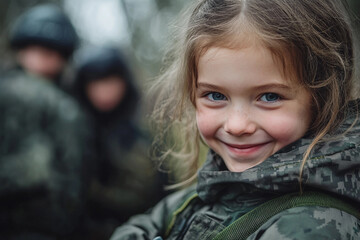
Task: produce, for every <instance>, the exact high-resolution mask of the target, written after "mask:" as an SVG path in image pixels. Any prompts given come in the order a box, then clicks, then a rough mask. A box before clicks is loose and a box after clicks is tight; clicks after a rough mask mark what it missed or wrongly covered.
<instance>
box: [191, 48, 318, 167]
mask: <svg viewBox="0 0 360 240" xmlns="http://www.w3.org/2000/svg"><path fill="white" fill-rule="evenodd" d="M197 86H198V87H197V89H196V120H197V125H198V129H199V131H200V134H201V136H202V138H203V140H204V141H205V142H206V143H207V144H208V146H209V147H210V148H211V149H213V150H214V151H215V152H217V153H218V154H219V155H220V156H221V157H222V158H223V160H224V161H225V164H226V166H227V168H228V169H229V170H230V171H232V172H242V171H244V170H246V169H248V168H250V167H253V166H255V165H257V164H259V163H261V162H263V161H264V160H265V159H267V158H268V157H269V156H271V155H272V154H274V153H275V152H277V151H278V150H280V149H281V148H283V147H284V146H286V145H288V144H290V143H292V142H294V141H296V140H298V139H299V138H301V137H302V136H303V135H304V134H305V133H306V132H307V130H308V128H309V125H310V121H311V119H312V115H311V96H310V93H309V92H308V91H307V90H306V89H305V88H303V87H302V86H301V85H300V84H298V83H295V82H294V81H290V80H288V79H286V78H285V77H284V75H283V74H282V69H281V67H280V66H278V64H277V63H276V62H275V61H274V59H273V56H272V54H271V52H270V51H269V50H268V49H266V48H265V47H262V46H259V45H255V44H254V45H251V46H248V47H246V48H241V49H238V50H234V49H227V48H215V47H213V48H210V49H209V50H207V52H205V54H204V55H202V56H201V57H200V59H199V64H198V79H197Z"/></svg>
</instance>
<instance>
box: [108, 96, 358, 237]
mask: <svg viewBox="0 0 360 240" xmlns="http://www.w3.org/2000/svg"><path fill="white" fill-rule="evenodd" d="M357 104H360V101H359V100H358V101H357ZM351 105H352V107H351V109H352V111H350V113H349V114H348V118H347V120H346V121H345V122H344V123H343V124H342V125H341V126H340V128H339V131H338V132H339V133H344V132H345V134H339V135H337V136H336V138H329V139H328V140H327V141H325V142H322V143H320V144H318V145H317V146H316V147H315V150H314V151H313V154H312V155H311V158H310V159H309V160H307V162H306V164H305V168H304V173H303V177H302V187H303V190H304V191H310V190H312V191H319V192H324V193H328V194H331V195H333V196H336V197H337V198H339V199H342V200H344V201H348V202H349V203H351V204H352V205H354V206H360V145H359V143H360V120H359V119H358V115H359V110H358V109H357V107H356V104H355V103H354V102H353V103H352V104H351ZM354 121H356V123H355V124H354V125H353V123H354ZM352 125H353V126H352ZM350 127H351V128H350ZM311 141H312V139H309V138H302V139H299V140H298V141H296V142H294V143H292V144H290V145H288V146H286V147H285V148H283V149H281V150H280V151H278V152H277V153H275V154H274V155H272V156H270V157H269V158H268V159H267V160H265V161H264V162H262V163H261V164H259V165H257V166H254V167H252V168H250V169H247V170H246V171H244V172H230V171H228V170H227V169H226V167H225V165H224V163H223V161H222V159H221V158H220V156H219V155H217V154H216V153H214V152H213V151H210V153H209V155H208V159H207V161H206V162H205V164H204V166H203V167H202V169H201V170H200V171H199V173H198V183H197V186H194V187H192V188H187V189H185V190H182V191H180V192H177V193H175V194H172V195H170V196H168V197H167V198H165V199H164V200H162V201H161V202H160V203H159V204H158V205H156V206H155V207H154V208H153V209H152V211H151V212H149V213H147V214H143V215H138V216H135V217H133V218H132V219H130V221H128V222H127V223H126V224H124V225H123V226H121V227H119V228H118V229H117V230H116V231H115V233H114V234H113V236H112V238H111V240H125V239H154V238H155V237H157V236H161V237H162V238H163V239H186V240H190V239H212V238H213V237H214V236H215V235H216V234H218V233H219V232H221V231H222V230H223V229H224V228H225V227H227V226H229V225H230V224H231V223H233V222H234V221H235V220H236V219H238V218H239V217H241V216H243V215H244V214H245V213H248V212H249V211H251V210H252V209H254V208H256V207H258V206H259V205H261V204H262V203H264V202H267V201H269V200H271V199H274V198H276V197H278V196H282V195H284V194H288V193H292V192H299V181H298V179H299V170H300V166H301V162H302V157H303V153H304V152H305V151H306V149H307V147H308V146H309V144H310V143H311ZM194 193H197V196H198V197H196V195H193V194H194ZM191 196H194V197H193V198H191ZM186 200H188V201H189V202H188V203H186ZM175 211H177V212H175ZM174 212H175V213H178V214H177V217H176V218H172V215H173V214H174ZM248 239H249V240H255V239H257V240H259V239H260V240H278V239H360V219H357V218H356V217H354V216H353V215H351V214H349V213H346V212H344V211H340V210H338V209H335V208H326V207H319V206H303V207H295V208H290V209H288V210H284V211H282V212H280V213H278V214H276V215H274V216H273V217H271V218H270V219H269V220H268V221H267V222H265V223H264V224H263V225H262V226H261V227H260V228H259V229H258V230H257V231H256V232H254V233H253V234H252V235H251V236H250V237H248Z"/></svg>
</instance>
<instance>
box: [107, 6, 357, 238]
mask: <svg viewBox="0 0 360 240" xmlns="http://www.w3.org/2000/svg"><path fill="white" fill-rule="evenodd" d="M189 15H190V18H189V19H188V20H187V24H186V29H185V32H184V33H183V34H180V35H181V36H182V38H181V39H180V40H177V42H178V43H179V45H178V46H176V47H177V49H174V50H173V51H171V52H170V55H169V59H172V62H171V65H170V66H169V67H168V70H167V71H165V72H164V74H163V75H162V77H161V78H160V80H159V81H160V82H159V84H158V86H161V87H162V91H161V92H160V96H161V97H163V98H160V99H159V102H158V103H159V104H158V108H157V111H155V115H157V116H158V119H165V120H166V119H170V121H171V123H172V124H173V126H175V127H177V129H178V125H179V124H182V126H183V127H184V130H183V131H182V132H185V134H184V136H187V139H186V141H184V142H185V143H186V144H187V145H184V148H183V149H181V150H182V151H183V150H188V152H187V153H189V152H190V153H191V155H192V156H193V157H190V158H189V154H187V155H185V154H183V152H182V154H183V156H184V159H181V161H185V157H186V158H187V160H188V161H189V160H190V163H189V162H187V166H196V164H197V161H196V160H197V147H196V146H197V145H196V143H198V142H199V141H198V140H199V139H198V138H200V137H201V139H202V140H203V142H205V143H206V144H207V145H208V146H209V148H210V153H209V155H208V158H207V161H206V162H205V164H204V165H203V166H202V168H201V169H200V171H199V172H198V174H197V177H198V182H197V185H196V187H189V188H187V189H185V190H182V191H180V192H178V193H175V194H173V195H170V196H169V197H167V198H166V199H164V200H163V201H161V202H160V203H159V204H158V205H156V206H155V207H154V208H153V209H152V211H150V212H149V213H148V214H145V215H140V216H136V217H133V218H132V219H131V220H130V221H129V222H128V223H126V224H125V225H123V226H122V227H119V228H118V229H117V231H116V232H115V233H114V235H113V237H112V240H115V239H153V238H155V237H157V236H161V237H162V238H166V239H187V240H188V239H212V238H213V237H216V238H217V239H227V238H226V237H223V236H224V235H223V233H224V232H227V233H228V232H229V230H231V231H232V233H231V234H232V238H230V239H359V238H360V232H359V231H360V220H359V219H358V218H357V217H355V216H354V215H357V213H356V211H355V210H354V211H345V210H343V209H342V208H341V206H340V205H342V203H341V202H339V201H336V200H334V201H335V202H336V203H335V204H333V205H332V206H330V205H327V204H317V203H316V204H312V203H307V204H303V205H302V206H296V205H295V207H289V208H288V209H284V210H280V211H278V212H277V213H274V214H273V215H271V214H270V216H269V218H267V219H266V220H265V221H263V222H262V223H261V224H258V225H256V224H257V223H255V221H250V220H249V221H245V224H244V225H242V227H239V228H237V229H235V230H234V227H233V226H234V225H233V224H235V223H236V222H238V221H237V220H238V219H244V217H242V216H249V214H252V213H254V211H255V212H256V211H257V214H258V215H257V216H258V218H253V220H256V221H257V220H258V219H260V218H262V215H266V214H267V213H268V212H271V211H273V209H272V208H277V207H279V205H280V207H282V206H281V205H283V204H273V205H272V207H263V206H269V205H266V204H268V203H270V202H272V201H273V200H275V202H276V203H278V202H279V201H278V200H276V199H279V196H280V198H282V199H284V197H281V196H288V195H287V194H289V193H294V194H295V195H293V196H304V197H305V196H308V191H310V190H312V191H315V192H317V193H326V195H320V196H321V197H319V199H320V200H321V199H323V200H324V199H328V198H327V197H326V196H328V195H331V196H333V197H335V199H343V200H344V201H345V200H346V202H348V205H347V206H350V207H351V206H359V203H360V200H359V199H360V190H359V184H360V171H359V168H360V167H359V166H360V147H359V142H360V138H359V133H360V122H359V121H358V118H357V115H358V108H357V106H358V104H359V100H357V101H351V99H355V98H356V93H355V91H354V92H352V90H353V89H355V88H354V86H355V85H354V83H353V82H352V79H353V72H354V62H353V59H354V56H353V42H352V34H351V30H350V24H349V19H348V17H347V15H346V7H345V4H344V3H343V2H342V1H340V0H322V1H308V0H298V1H288V0H222V1H219V0H203V1H200V2H199V3H198V4H197V5H196V6H195V7H194V8H193V9H192V10H191V13H190V14H189ZM179 89H180V90H181V91H179ZM179 96H180V97H181V98H180V99H181V100H180V101H179V100H178V99H179ZM160 109H165V110H160ZM167 114H170V116H171V117H168V116H167ZM176 117H178V118H176ZM195 127H196V128H197V131H195V130H194V129H196V128H195ZM194 133H196V134H194ZM191 135H194V138H193V141H190V140H189V139H190V138H189V136H191ZM194 146H195V147H194ZM179 155H180V156H181V154H178V155H177V156H179ZM189 172H190V171H189ZM190 173H193V172H190ZM190 179H191V178H190ZM193 193H195V194H193ZM299 193H300V194H299ZM301 193H303V194H301ZM310 198H311V199H313V198H312V197H310ZM269 200H270V201H269ZM324 201H325V200H324ZM326 201H327V200H326ZM310 202H311V201H310ZM314 202H315V201H314ZM283 203H284V205H286V204H287V203H288V201H287V200H285V201H284V202H283ZM349 203H350V204H349ZM264 204H265V205H264ZM259 206H260V207H259ZM261 206H262V208H261ZM257 209H262V210H261V211H259V210H257ZM245 214H246V215H245ZM253 225H256V226H257V227H256V228H255V229H254V230H253V231H252V232H251V231H249V233H248V234H247V235H246V234H245V235H238V234H237V233H238V232H239V231H243V230H244V229H245V230H246V231H247V229H248V228H250V227H252V226H253ZM219 234H220V235H219ZM231 234H230V235H231ZM244 236H245V237H244Z"/></svg>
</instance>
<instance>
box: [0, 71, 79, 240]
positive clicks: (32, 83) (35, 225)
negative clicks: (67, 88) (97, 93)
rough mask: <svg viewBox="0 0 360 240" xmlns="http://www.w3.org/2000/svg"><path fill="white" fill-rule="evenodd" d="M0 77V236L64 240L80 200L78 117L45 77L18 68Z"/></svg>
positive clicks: (72, 226)
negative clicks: (32, 74)
mask: <svg viewBox="0 0 360 240" xmlns="http://www.w3.org/2000/svg"><path fill="white" fill-rule="evenodd" d="M4 78H5V79H4ZM4 78H3V79H1V80H0V203H1V204H0V239H69V237H68V236H70V235H71V234H72V233H73V232H74V231H75V230H76V228H77V226H78V224H79V223H80V217H81V214H82V208H83V205H84V202H83V200H84V194H85V192H84V191H85V185H86V184H85V182H84V175H83V174H84V171H85V170H84V168H85V165H84V163H83V160H84V159H83V158H84V155H83V153H84V148H85V147H86V146H85V144H86V141H85V137H86V131H85V129H84V128H85V125H86V124H85V122H84V118H83V117H82V114H81V112H80V109H79V107H78V106H77V104H76V103H75V102H74V101H73V100H72V99H71V98H70V97H69V96H67V95H66V94H65V93H64V92H62V91H61V90H59V89H58V88H57V87H55V86H53V84H51V83H50V82H47V81H46V80H43V81H42V80H41V79H38V78H35V77H32V76H30V75H27V74H25V73H24V72H22V71H14V72H11V73H8V74H7V75H6V76H4Z"/></svg>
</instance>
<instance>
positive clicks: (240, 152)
mask: <svg viewBox="0 0 360 240" xmlns="http://www.w3.org/2000/svg"><path fill="white" fill-rule="evenodd" d="M223 143H224V145H225V146H226V147H227V148H228V149H229V150H230V152H231V153H233V154H234V155H236V156H240V157H244V156H249V155H256V154H257V153H259V152H261V150H262V149H263V148H265V147H266V146H267V144H268V143H269V142H265V143H256V144H240V145H239V144H231V143H226V142H223Z"/></svg>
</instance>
